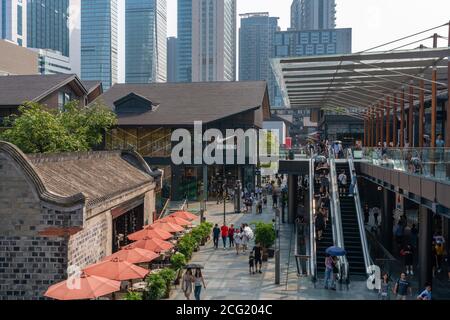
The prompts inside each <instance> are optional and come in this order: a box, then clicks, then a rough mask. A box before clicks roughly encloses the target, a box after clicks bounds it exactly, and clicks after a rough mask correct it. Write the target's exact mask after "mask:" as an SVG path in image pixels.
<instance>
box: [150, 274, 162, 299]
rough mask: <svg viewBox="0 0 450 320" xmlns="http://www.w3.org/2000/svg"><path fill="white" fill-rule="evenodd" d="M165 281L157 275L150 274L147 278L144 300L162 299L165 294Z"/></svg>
mask: <svg viewBox="0 0 450 320" xmlns="http://www.w3.org/2000/svg"><path fill="white" fill-rule="evenodd" d="M166 290H167V289H166V281H165V280H164V278H163V277H162V276H161V275H160V274H158V273H152V274H151V275H150V276H149V277H148V278H147V291H146V292H145V298H146V299H145V300H159V299H161V298H164V296H165V294H166Z"/></svg>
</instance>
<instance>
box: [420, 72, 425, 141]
mask: <svg viewBox="0 0 450 320" xmlns="http://www.w3.org/2000/svg"><path fill="white" fill-rule="evenodd" d="M424 86H425V82H424V81H423V80H421V81H420V87H421V88H423V87H424ZM419 100H420V105H419V147H420V148H423V142H424V141H423V137H424V135H425V132H424V128H425V123H424V121H425V92H424V90H420V98H419Z"/></svg>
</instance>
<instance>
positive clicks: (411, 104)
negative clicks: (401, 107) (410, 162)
mask: <svg viewBox="0 0 450 320" xmlns="http://www.w3.org/2000/svg"><path fill="white" fill-rule="evenodd" d="M413 85H414V84H413V82H412V81H411V82H410V83H409V108H408V143H409V146H410V147H414V136H413V135H414V131H413V129H414V88H413Z"/></svg>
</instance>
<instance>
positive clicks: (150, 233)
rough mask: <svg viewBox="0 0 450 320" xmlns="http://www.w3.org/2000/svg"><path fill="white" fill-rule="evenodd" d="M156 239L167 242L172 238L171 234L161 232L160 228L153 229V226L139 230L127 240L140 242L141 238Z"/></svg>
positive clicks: (164, 231)
mask: <svg viewBox="0 0 450 320" xmlns="http://www.w3.org/2000/svg"><path fill="white" fill-rule="evenodd" d="M145 237H147V238H158V239H161V240H167V239H170V238H172V237H173V236H172V234H171V233H170V232H168V231H166V230H163V229H161V228H155V227H154V226H151V225H150V226H146V227H144V229H142V230H139V231H137V232H135V233H132V234H130V235H129V236H128V239H130V240H133V241H137V240H141V239H143V238H145Z"/></svg>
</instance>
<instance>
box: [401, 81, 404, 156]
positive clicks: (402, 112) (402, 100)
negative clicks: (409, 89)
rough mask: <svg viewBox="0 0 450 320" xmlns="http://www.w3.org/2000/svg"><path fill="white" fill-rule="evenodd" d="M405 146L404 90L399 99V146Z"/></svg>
mask: <svg viewBox="0 0 450 320" xmlns="http://www.w3.org/2000/svg"><path fill="white" fill-rule="evenodd" d="M404 146H405V90H402V94H401V99H400V148H403V147H404Z"/></svg>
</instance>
